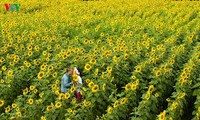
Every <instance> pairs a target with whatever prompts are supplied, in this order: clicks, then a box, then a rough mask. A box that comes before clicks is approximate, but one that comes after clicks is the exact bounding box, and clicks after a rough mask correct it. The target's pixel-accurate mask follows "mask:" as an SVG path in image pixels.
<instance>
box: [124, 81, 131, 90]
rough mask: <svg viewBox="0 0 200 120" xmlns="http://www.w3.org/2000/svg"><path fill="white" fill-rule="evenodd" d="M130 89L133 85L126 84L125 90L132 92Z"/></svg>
mask: <svg viewBox="0 0 200 120" xmlns="http://www.w3.org/2000/svg"><path fill="white" fill-rule="evenodd" d="M130 89H131V84H130V83H128V84H126V86H125V90H126V91H128V90H130Z"/></svg>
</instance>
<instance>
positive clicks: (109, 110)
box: [107, 106, 113, 114]
mask: <svg viewBox="0 0 200 120" xmlns="http://www.w3.org/2000/svg"><path fill="white" fill-rule="evenodd" d="M107 112H108V114H111V113H112V112H113V108H112V107H110V106H109V107H108V109H107Z"/></svg>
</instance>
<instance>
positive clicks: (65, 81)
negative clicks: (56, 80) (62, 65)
mask: <svg viewBox="0 0 200 120" xmlns="http://www.w3.org/2000/svg"><path fill="white" fill-rule="evenodd" d="M71 74H73V69H72V68H67V70H66V73H65V74H64V75H63V77H62V81H61V88H60V91H61V92H62V93H66V92H69V89H70V85H71V84H73V83H72V82H71V78H70V75H71Z"/></svg>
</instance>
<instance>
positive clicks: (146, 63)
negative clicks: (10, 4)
mask: <svg viewBox="0 0 200 120" xmlns="http://www.w3.org/2000/svg"><path fill="white" fill-rule="evenodd" d="M157 46H159V47H158V48H159V50H158V49H155V48H154V49H152V51H153V52H152V51H150V52H149V53H148V54H150V55H149V56H148V57H147V58H146V60H144V61H143V62H141V63H140V64H139V65H138V66H137V67H136V68H135V71H134V72H133V74H132V79H133V80H131V79H130V80H129V81H132V82H133V83H132V82H129V83H128V84H126V86H125V87H124V88H125V91H124V92H121V94H120V93H118V95H117V96H118V97H120V98H116V100H115V101H113V102H114V103H113V105H114V106H113V108H112V106H109V107H108V108H107V113H106V114H105V115H103V116H104V117H105V118H110V117H114V118H116V119H120V118H124V117H127V116H129V115H128V113H127V111H129V112H130V110H128V109H129V108H131V107H130V104H132V105H133V102H134V103H135V105H136V103H137V98H138V97H139V96H138V95H139V93H138V92H139V91H140V90H138V91H136V92H131V90H130V89H132V90H133V91H135V90H136V89H137V86H138V84H139V81H140V80H142V79H143V78H142V77H141V75H140V74H145V71H146V70H147V69H153V67H154V65H152V66H151V64H152V63H154V62H156V61H157V60H159V59H158V58H157V59H156V56H159V55H161V54H160V53H159V52H155V51H156V50H157V51H165V49H162V50H161V49H160V47H161V46H162V44H161V45H157ZM155 53H157V54H158V55H155V61H152V60H151V59H152V58H153V57H154V54H155ZM150 56H153V57H150ZM150 66H151V67H150ZM143 72H144V73H143ZM138 77H139V78H138ZM137 78H138V79H137ZM134 83H135V84H134ZM147 83H148V80H142V82H140V85H142V86H140V85H139V86H140V87H139V88H141V89H142V88H143V86H146V85H147ZM128 91H129V92H128ZM140 92H141V91H140ZM133 95H134V96H135V97H133ZM123 97H124V98H123ZM125 98H126V99H127V100H128V101H129V102H128V103H127V105H122V106H121V107H116V106H117V105H116V104H117V103H118V102H119V101H121V99H125ZM134 98H135V99H134ZM127 100H126V101H127ZM138 102H139V101H138ZM128 106H129V107H128ZM123 108H124V109H123ZM114 111H115V112H114ZM117 111H118V112H119V111H125V112H122V114H121V115H119V114H118V115H116V113H118V112H117ZM123 113H126V114H123ZM104 117H103V118H104Z"/></svg>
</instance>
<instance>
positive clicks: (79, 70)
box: [77, 68, 82, 76]
mask: <svg viewBox="0 0 200 120" xmlns="http://www.w3.org/2000/svg"><path fill="white" fill-rule="evenodd" d="M77 70H78V72H79V73H80V76H81V75H82V70H81V69H80V68H77Z"/></svg>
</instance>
